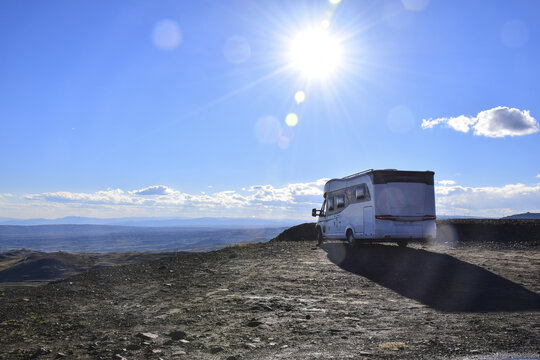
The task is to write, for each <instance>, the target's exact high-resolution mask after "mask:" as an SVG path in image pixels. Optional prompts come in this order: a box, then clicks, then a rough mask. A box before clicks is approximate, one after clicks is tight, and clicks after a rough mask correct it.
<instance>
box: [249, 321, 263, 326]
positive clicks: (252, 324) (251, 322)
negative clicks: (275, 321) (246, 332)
mask: <svg viewBox="0 0 540 360" xmlns="http://www.w3.org/2000/svg"><path fill="white" fill-rule="evenodd" d="M262 324H263V323H262V322H260V321H259V320H256V319H251V320H250V321H249V322H248V323H247V326H249V327H257V326H259V325H262Z"/></svg>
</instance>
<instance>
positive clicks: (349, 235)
mask: <svg viewBox="0 0 540 360" xmlns="http://www.w3.org/2000/svg"><path fill="white" fill-rule="evenodd" d="M347 243H348V244H349V246H354V244H355V240H354V234H353V232H352V230H351V229H349V230H347Z"/></svg>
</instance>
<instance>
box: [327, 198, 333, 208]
mask: <svg viewBox="0 0 540 360" xmlns="http://www.w3.org/2000/svg"><path fill="white" fill-rule="evenodd" d="M332 210H334V198H333V197H329V198H328V211H332Z"/></svg>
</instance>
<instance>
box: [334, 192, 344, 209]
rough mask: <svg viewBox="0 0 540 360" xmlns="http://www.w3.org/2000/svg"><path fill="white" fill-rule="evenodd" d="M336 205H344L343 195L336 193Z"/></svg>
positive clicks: (338, 206) (339, 206)
mask: <svg viewBox="0 0 540 360" xmlns="http://www.w3.org/2000/svg"><path fill="white" fill-rule="evenodd" d="M336 207H337V208H338V209H339V208H342V207H345V195H338V196H336Z"/></svg>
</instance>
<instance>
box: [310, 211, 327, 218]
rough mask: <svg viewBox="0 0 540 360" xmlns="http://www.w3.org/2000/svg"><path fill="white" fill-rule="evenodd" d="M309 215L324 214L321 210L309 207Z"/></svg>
mask: <svg viewBox="0 0 540 360" xmlns="http://www.w3.org/2000/svg"><path fill="white" fill-rule="evenodd" d="M311 216H320V217H324V214H323V213H322V211H321V210H317V209H311Z"/></svg>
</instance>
